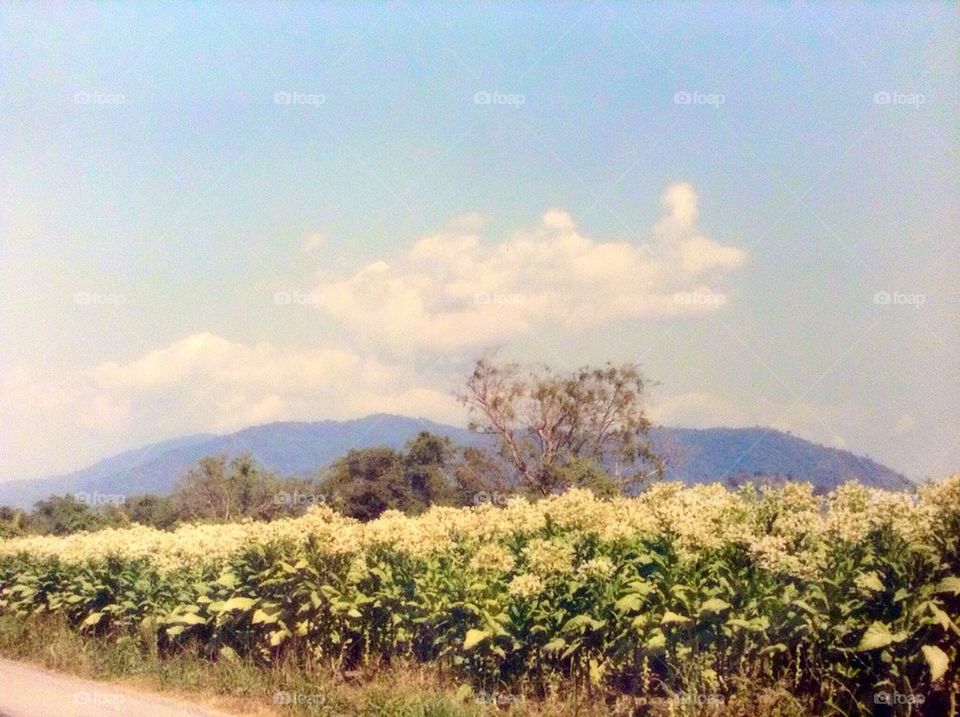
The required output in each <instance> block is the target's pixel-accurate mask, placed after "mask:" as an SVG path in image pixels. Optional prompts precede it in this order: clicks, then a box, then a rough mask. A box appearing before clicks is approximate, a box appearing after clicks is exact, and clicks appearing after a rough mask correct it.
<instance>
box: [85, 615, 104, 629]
mask: <svg viewBox="0 0 960 717" xmlns="http://www.w3.org/2000/svg"><path fill="white" fill-rule="evenodd" d="M102 617H103V613H102V612H95V613H91V614H90V615H88V616H87V619H86V620H84V621H83V622H82V623H80V626H81V627H92V626H93V625H96V624H97V623H98V622H100V618H102Z"/></svg>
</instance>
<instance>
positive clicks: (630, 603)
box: [614, 593, 643, 612]
mask: <svg viewBox="0 0 960 717" xmlns="http://www.w3.org/2000/svg"><path fill="white" fill-rule="evenodd" d="M642 604H643V600H642V599H641V597H640V596H639V595H638V594H636V593H630V594H629V595H624V596H623V597H622V598H620V599H619V600H617V602H616V603H614V607H615V608H616V609H617V610H618V611H619V612H633V611H634V610H639V609H640V606H641V605H642Z"/></svg>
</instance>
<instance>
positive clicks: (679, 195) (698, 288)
mask: <svg viewBox="0 0 960 717" xmlns="http://www.w3.org/2000/svg"><path fill="white" fill-rule="evenodd" d="M663 206H664V215H663V217H662V218H661V219H660V220H659V221H658V222H657V223H656V225H655V226H654V227H653V229H652V238H651V240H650V241H648V242H646V243H641V242H637V241H600V240H596V239H592V238H590V237H586V236H584V235H583V234H581V233H580V232H579V230H578V229H577V226H576V223H575V222H574V219H573V217H571V216H570V214H568V213H567V212H565V211H563V210H561V209H550V210H549V211H547V212H546V213H545V214H544V215H543V217H542V218H541V221H540V222H539V224H538V225H537V226H535V227H533V228H532V229H526V230H522V231H519V232H516V233H515V234H513V235H511V236H510V237H508V238H506V239H504V240H502V241H500V242H495V243H491V242H489V241H485V240H483V239H482V238H481V237H480V236H479V234H477V233H476V231H472V230H471V229H469V228H464V227H472V226H476V224H477V223H476V222H473V224H471V223H470V222H466V223H461V224H460V225H459V228H458V227H457V226H451V228H448V229H446V230H444V231H442V232H439V233H437V234H434V235H431V236H428V237H425V238H423V239H421V240H419V241H417V242H416V243H415V244H413V246H411V247H410V248H408V249H407V250H406V251H405V252H403V253H402V254H401V255H400V256H398V257H397V258H396V259H395V260H393V261H392V262H391V263H387V262H386V261H378V262H376V263H373V264H370V265H368V266H366V267H364V268H362V269H360V270H359V271H357V272H356V273H354V274H353V275H352V276H347V277H341V278H331V279H328V280H326V281H324V282H323V283H322V284H321V286H319V287H318V288H317V289H316V291H317V292H318V293H320V294H323V296H324V299H325V301H324V304H323V305H322V306H320V307H319V309H320V310H321V311H323V312H324V313H326V314H327V315H329V316H330V317H332V318H333V319H334V320H336V321H337V322H338V323H339V324H340V325H341V326H342V328H343V329H344V330H345V331H346V332H348V333H349V334H350V335H352V336H353V337H355V338H357V339H360V340H361V341H363V342H365V343H366V344H367V345H377V346H381V347H386V348H389V349H392V350H394V351H398V352H401V353H405V352H411V351H416V350H422V349H427V350H433V351H447V352H449V351H453V350H456V349H469V348H475V347H479V346H485V345H490V344H493V343H497V342H502V341H505V340H508V339H511V338H514V337H517V336H519V335H522V334H525V333H527V332H529V331H531V330H533V329H535V328H538V327H543V326H559V327H563V328H577V327H582V326H587V325H598V324H603V323H606V322H610V321H615V320H618V319H626V318H651V317H652V318H659V317H670V316H682V315H689V314H699V313H705V312H710V311H716V310H718V309H720V307H721V306H722V302H716V301H679V300H678V297H677V295H678V294H690V293H692V292H698V293H703V294H714V293H715V289H712V288H711V282H712V281H716V280H717V279H718V278H719V276H720V275H721V274H722V273H724V272H726V271H729V270H731V269H735V268H737V267H739V266H740V265H742V264H743V262H744V260H745V258H746V255H745V253H744V252H743V251H742V250H740V249H737V248H735V247H731V246H725V245H722V244H720V243H718V242H716V241H715V240H713V239H711V238H710V237H708V236H705V235H703V234H701V233H699V231H698V230H697V227H696V220H697V196H696V192H695V191H694V189H693V187H691V186H690V185H689V184H676V185H672V186H670V187H668V188H667V190H666V192H665V194H664V196H663Z"/></svg>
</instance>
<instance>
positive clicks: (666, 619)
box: [660, 610, 690, 625]
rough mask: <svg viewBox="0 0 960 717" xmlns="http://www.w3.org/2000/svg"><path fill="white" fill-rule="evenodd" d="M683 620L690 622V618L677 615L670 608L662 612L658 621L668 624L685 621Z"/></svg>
mask: <svg viewBox="0 0 960 717" xmlns="http://www.w3.org/2000/svg"><path fill="white" fill-rule="evenodd" d="M685 622H690V618H689V617H684V616H683V615H678V614H677V613H675V612H671V611H670V610H667V611H666V612H665V613H664V614H663V618H662V619H661V620H660V623H661V624H663V625H669V624H670V623H685Z"/></svg>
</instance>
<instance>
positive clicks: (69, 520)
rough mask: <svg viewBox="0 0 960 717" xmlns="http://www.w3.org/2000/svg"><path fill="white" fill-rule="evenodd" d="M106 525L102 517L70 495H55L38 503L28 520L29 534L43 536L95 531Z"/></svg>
mask: <svg viewBox="0 0 960 717" xmlns="http://www.w3.org/2000/svg"><path fill="white" fill-rule="evenodd" d="M106 523H107V521H106V519H105V518H104V516H103V515H100V514H98V513H96V512H94V511H93V510H91V509H90V506H88V505H87V504H86V503H84V502H82V501H79V500H77V499H76V498H75V497H74V496H72V495H62V496H61V495H55V496H51V497H50V498H47V499H45V500H41V501H39V502H38V503H37V504H36V505H35V507H34V510H33V512H32V513H31V514H30V517H29V520H28V524H29V528H30V531H31V532H35V533H41V534H45V535H46V534H53V535H67V534H69V533H76V532H79V531H81V530H97V529H98V528H101V527H103V526H104V525H105V524H106Z"/></svg>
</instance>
